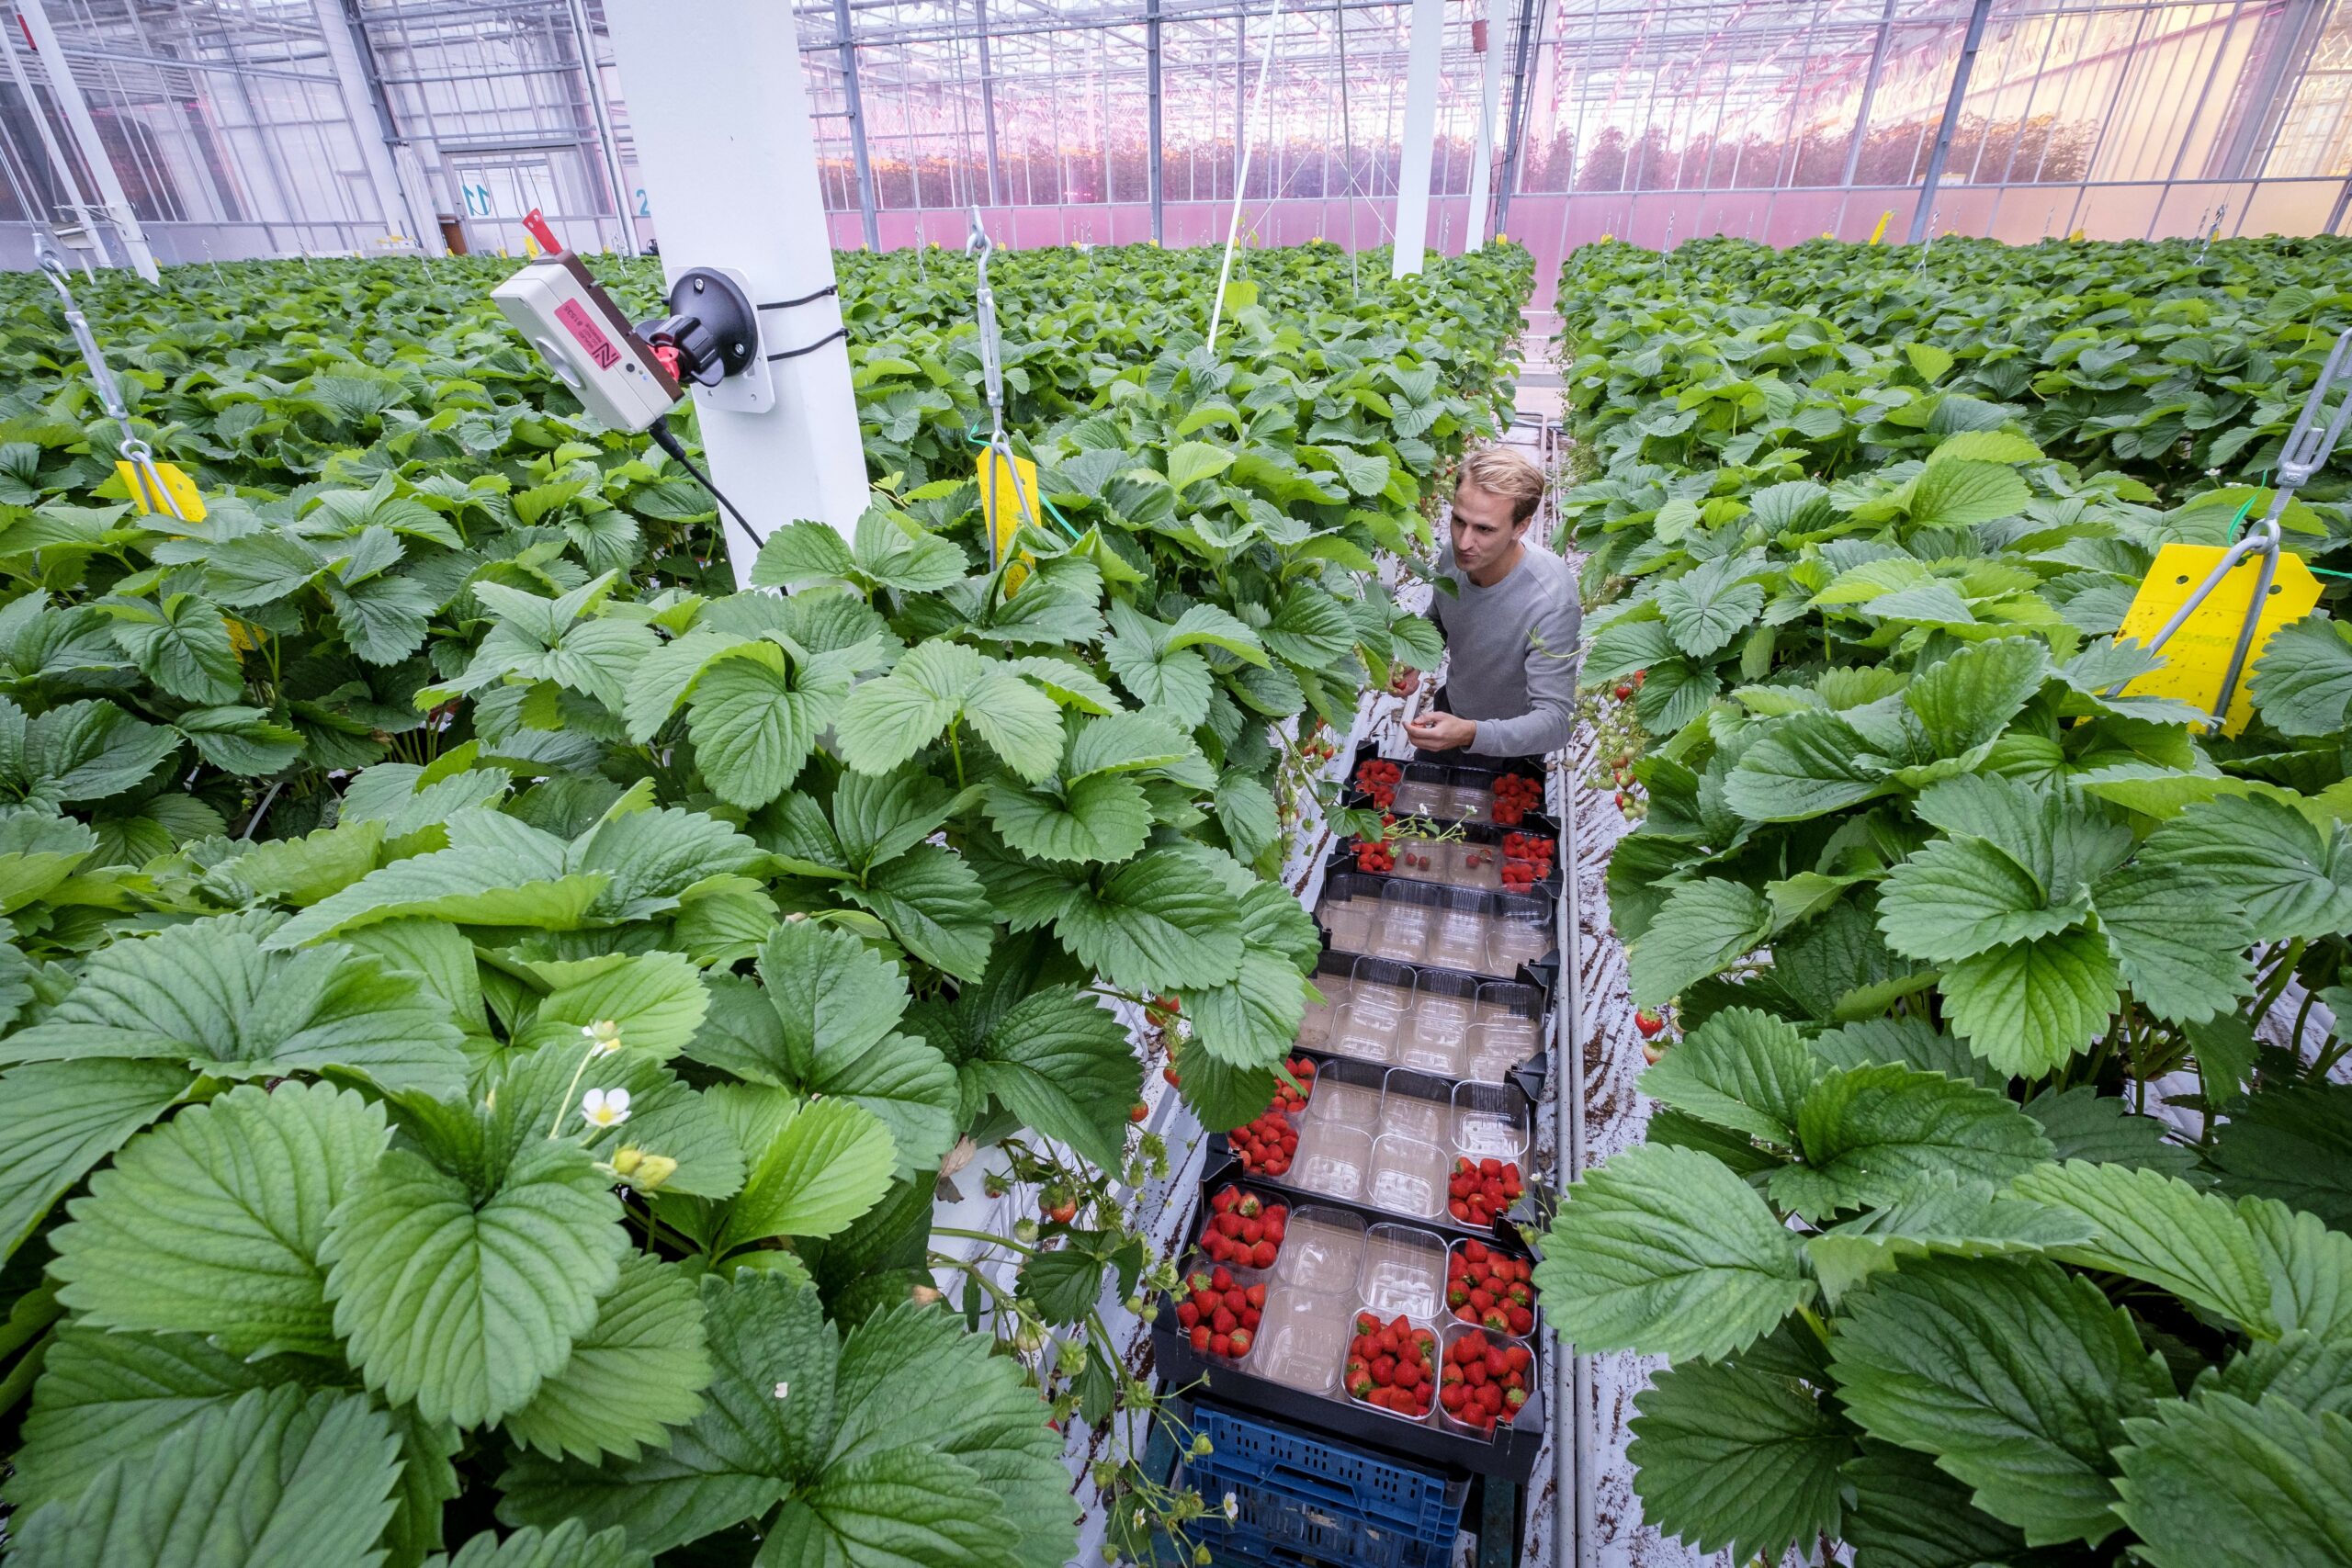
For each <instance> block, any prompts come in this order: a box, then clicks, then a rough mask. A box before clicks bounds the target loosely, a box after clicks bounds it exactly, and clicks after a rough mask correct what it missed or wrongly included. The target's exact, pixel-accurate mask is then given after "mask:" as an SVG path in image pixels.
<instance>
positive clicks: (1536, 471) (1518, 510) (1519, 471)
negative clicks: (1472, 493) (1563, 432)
mask: <svg viewBox="0 0 2352 1568" xmlns="http://www.w3.org/2000/svg"><path fill="white" fill-rule="evenodd" d="M1455 482H1456V484H1458V485H1476V486H1477V487H1478V488H1479V489H1480V490H1483V491H1486V492H1487V494H1489V495H1499V496H1501V497H1503V498H1504V499H1505V500H1507V501H1509V502H1510V520H1511V522H1512V524H1513V525H1518V524H1521V523H1524V522H1526V521H1527V520H1528V519H1529V518H1531V517H1532V516H1534V515H1535V508H1536V506H1537V505H1538V504H1539V503H1540V502H1542V501H1543V499H1544V470H1543V469H1541V468H1537V467H1536V466H1535V465H1534V464H1533V463H1532V462H1531V461H1529V460H1528V458H1527V457H1526V456H1525V455H1524V454H1522V453H1520V452H1517V451H1514V450H1513V449H1512V448H1510V447H1509V446H1481V447H1479V448H1478V450H1476V452H1473V453H1471V454H1470V455H1469V456H1468V457H1464V458H1463V459H1462V468H1461V471H1460V472H1459V473H1458V474H1457V475H1456V476H1455Z"/></svg>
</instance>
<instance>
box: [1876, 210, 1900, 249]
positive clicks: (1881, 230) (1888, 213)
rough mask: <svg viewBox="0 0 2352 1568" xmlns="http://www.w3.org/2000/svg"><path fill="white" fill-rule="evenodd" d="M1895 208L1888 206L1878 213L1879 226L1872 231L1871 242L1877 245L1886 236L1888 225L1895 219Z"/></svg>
mask: <svg viewBox="0 0 2352 1568" xmlns="http://www.w3.org/2000/svg"><path fill="white" fill-rule="evenodd" d="M1892 220H1894V209H1893V208H1892V207H1890V208H1888V209H1886V210H1885V211H1883V212H1882V213H1880V214H1879V215H1878V227H1877V228H1875V229H1873V230H1871V244H1873V245H1875V244H1877V243H1879V242H1880V241H1881V240H1883V239H1885V238H1886V226H1887V224H1888V223H1889V222H1890V221H1892Z"/></svg>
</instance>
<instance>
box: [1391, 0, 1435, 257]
mask: <svg viewBox="0 0 2352 1568" xmlns="http://www.w3.org/2000/svg"><path fill="white" fill-rule="evenodd" d="M1444 41H1445V0H1413V23H1412V47H1411V52H1410V53H1409V54H1408V56H1407V58H1406V62H1405V132H1404V139H1403V141H1402V143H1401V144H1400V146H1399V148H1398V152H1400V154H1401V155H1402V165H1401V167H1399V169H1398V170H1397V250H1396V255H1395V259H1394V260H1393V261H1392V262H1391V263H1390V264H1389V268H1388V274H1389V276H1391V277H1410V276H1414V275H1415V274H1417V273H1419V271H1420V270H1421V261H1422V254H1423V253H1424V252H1425V251H1426V250H1427V249H1428V244H1429V234H1430V161H1431V159H1432V156H1433V155H1434V153H1435V152H1436V151H1437V149H1436V140H1437V68H1438V61H1439V54H1440V51H1441V49H1442V47H1443V45H1444Z"/></svg>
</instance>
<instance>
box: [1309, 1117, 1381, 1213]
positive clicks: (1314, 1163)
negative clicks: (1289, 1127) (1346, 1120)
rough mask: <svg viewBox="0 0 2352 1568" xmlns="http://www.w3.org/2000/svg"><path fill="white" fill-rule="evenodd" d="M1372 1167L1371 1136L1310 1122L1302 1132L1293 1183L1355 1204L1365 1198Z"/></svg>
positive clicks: (1360, 1131) (1359, 1128) (1355, 1128)
mask: <svg viewBox="0 0 2352 1568" xmlns="http://www.w3.org/2000/svg"><path fill="white" fill-rule="evenodd" d="M1371 1165H1372V1134H1369V1133H1367V1132H1365V1131H1364V1130H1363V1128H1361V1127H1342V1126H1340V1125H1339V1124H1338V1123H1336V1122H1308V1123H1306V1125H1305V1126H1304V1127H1302V1128H1301V1129H1300V1130H1299V1134H1298V1154H1297V1156H1295V1158H1294V1159H1293V1161H1292V1163H1291V1168H1290V1181H1291V1185H1292V1186H1294V1187H1301V1188H1305V1189H1306V1190H1307V1191H1309V1192H1321V1193H1325V1194H1327V1195H1329V1196H1330V1197H1333V1198H1340V1199H1345V1200H1346V1201H1349V1202H1351V1203H1352V1202H1354V1201H1357V1200H1359V1199H1361V1198H1362V1197H1363V1191H1364V1173H1365V1171H1366V1170H1368V1169H1369V1168H1371Z"/></svg>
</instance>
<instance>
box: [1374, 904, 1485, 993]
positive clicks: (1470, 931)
mask: <svg viewBox="0 0 2352 1568" xmlns="http://www.w3.org/2000/svg"><path fill="white" fill-rule="evenodd" d="M1494 897H1498V895H1490V894H1485V893H1477V892H1474V891H1472V890H1470V889H1468V888H1450V889H1447V890H1446V897H1445V899H1444V902H1443V903H1442V905H1441V906H1440V907H1439V908H1437V909H1436V910H1435V911H1434V912H1433V914H1432V915H1431V916H1430V922H1429V935H1428V939H1427V941H1426V942H1425V943H1424V944H1423V947H1422V950H1421V961H1422V962H1423V963H1425V964H1435V965H1436V966H1437V967H1439V968H1441V969H1464V970H1468V971H1469V972H1471V973H1472V974H1490V973H1492V972H1493V968H1494V965H1493V964H1492V963H1491V961H1490V953H1489V946H1490V940H1489V939H1490V937H1491V934H1492V929H1493V927H1492V922H1491V921H1490V920H1489V919H1488V917H1487V906H1488V904H1489V903H1490V902H1491V901H1492V899H1493V898H1494ZM1386 912H1387V910H1386V907H1385V904H1384V906H1383V908H1382V913H1383V914H1384V915H1385V913H1386Z"/></svg>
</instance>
